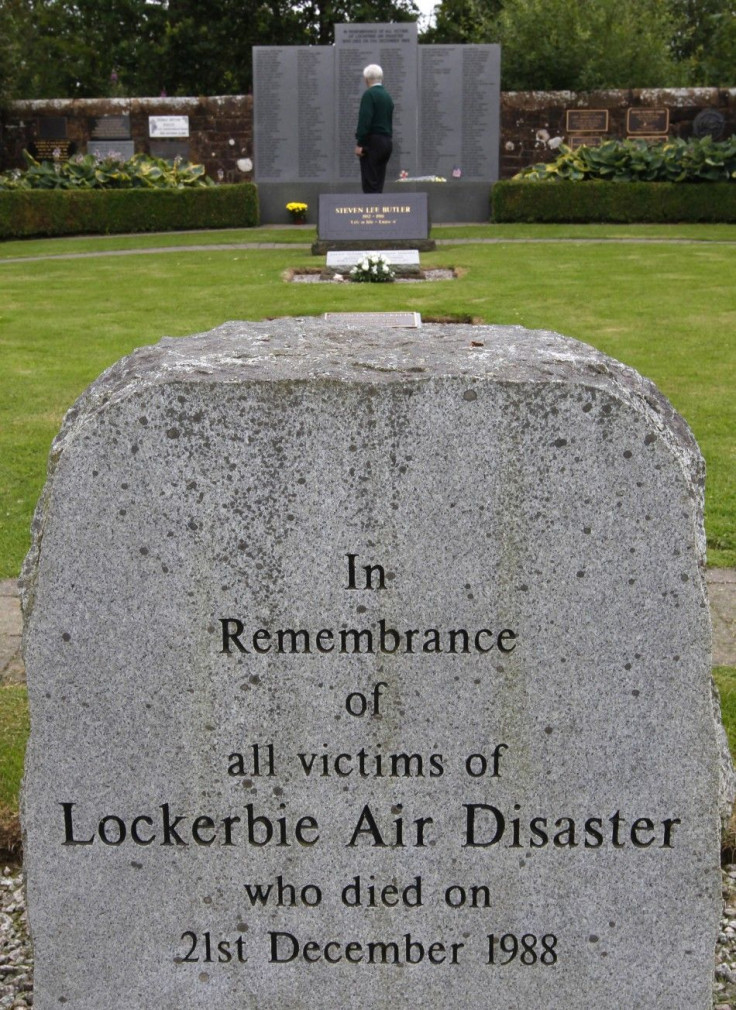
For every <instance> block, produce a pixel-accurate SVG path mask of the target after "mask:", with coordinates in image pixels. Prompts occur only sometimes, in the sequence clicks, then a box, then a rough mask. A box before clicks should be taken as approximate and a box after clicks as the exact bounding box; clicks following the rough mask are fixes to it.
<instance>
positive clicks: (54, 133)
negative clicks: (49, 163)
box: [38, 116, 66, 140]
mask: <svg viewBox="0 0 736 1010" xmlns="http://www.w3.org/2000/svg"><path fill="white" fill-rule="evenodd" d="M38 135H39V137H40V138H41V140H66V116H44V117H43V119H39V121H38Z"/></svg>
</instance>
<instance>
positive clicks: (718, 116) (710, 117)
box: [693, 109, 726, 140]
mask: <svg viewBox="0 0 736 1010" xmlns="http://www.w3.org/2000/svg"><path fill="white" fill-rule="evenodd" d="M725 129H726V117H725V116H724V115H723V113H722V112H719V111H718V109H701V110H700V112H699V113H698V114H697V116H696V117H695V119H694V120H693V136H694V137H712V138H713V140H720V139H721V137H722V136H723V132H724V130H725Z"/></svg>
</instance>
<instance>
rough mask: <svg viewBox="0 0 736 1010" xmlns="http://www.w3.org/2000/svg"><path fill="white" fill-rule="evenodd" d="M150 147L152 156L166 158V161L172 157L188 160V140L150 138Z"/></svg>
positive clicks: (172, 158)
mask: <svg viewBox="0 0 736 1010" xmlns="http://www.w3.org/2000/svg"><path fill="white" fill-rule="evenodd" d="M150 148H151V154H152V155H153V157H154V158H166V159H167V160H168V161H173V160H174V158H183V159H184V161H188V160H189V141H188V140H152V141H151V144H150Z"/></svg>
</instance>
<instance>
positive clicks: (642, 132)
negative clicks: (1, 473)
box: [626, 109, 670, 137]
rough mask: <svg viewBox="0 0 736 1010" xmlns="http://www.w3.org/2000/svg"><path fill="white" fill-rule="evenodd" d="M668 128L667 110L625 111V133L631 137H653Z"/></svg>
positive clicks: (668, 111)
mask: <svg viewBox="0 0 736 1010" xmlns="http://www.w3.org/2000/svg"><path fill="white" fill-rule="evenodd" d="M669 128H670V110H669V109H627V110H626V132H627V133H628V134H630V135H631V136H635V137H636V136H640V137H645V136H650V137H651V136H654V135H655V134H656V135H659V134H662V133H667V131H668V130H669Z"/></svg>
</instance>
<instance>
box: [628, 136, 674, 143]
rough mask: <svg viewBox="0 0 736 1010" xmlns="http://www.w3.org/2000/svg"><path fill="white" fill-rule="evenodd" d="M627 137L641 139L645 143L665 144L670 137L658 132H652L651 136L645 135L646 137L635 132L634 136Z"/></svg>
mask: <svg viewBox="0 0 736 1010" xmlns="http://www.w3.org/2000/svg"><path fill="white" fill-rule="evenodd" d="M628 139H629V140H643V141H644V142H645V143H646V144H666V143H667V141H668V140H669V139H670V138H669V136H668V135H667V134H666V133H662V134H659V133H658V134H653V135H652V136H647V137H644V136H639V134H636V135H635V136H633V137H629V138H628Z"/></svg>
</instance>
